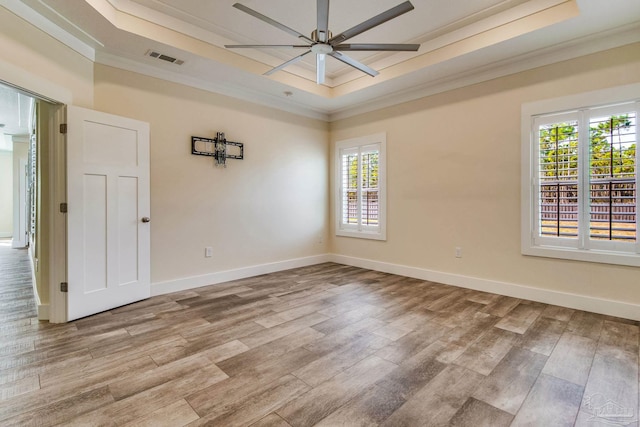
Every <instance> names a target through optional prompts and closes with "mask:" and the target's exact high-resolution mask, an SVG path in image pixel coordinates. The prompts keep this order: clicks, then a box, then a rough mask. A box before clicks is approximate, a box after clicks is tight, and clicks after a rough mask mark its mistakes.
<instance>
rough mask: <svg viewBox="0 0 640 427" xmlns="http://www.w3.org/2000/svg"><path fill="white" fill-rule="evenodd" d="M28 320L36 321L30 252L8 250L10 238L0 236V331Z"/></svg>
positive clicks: (26, 322) (9, 248) (25, 322)
mask: <svg viewBox="0 0 640 427" xmlns="http://www.w3.org/2000/svg"><path fill="white" fill-rule="evenodd" d="M29 319H32V320H33V321H34V322H37V312H36V305H35V301H34V299H33V286H32V284H31V269H30V267H29V252H28V251H27V250H26V249H11V240H10V239H0V330H6V328H7V327H9V326H10V325H15V324H16V322H17V323H20V324H28V323H30V322H31V320H29ZM20 320H22V321H23V322H18V321H20ZM27 320H29V321H27Z"/></svg>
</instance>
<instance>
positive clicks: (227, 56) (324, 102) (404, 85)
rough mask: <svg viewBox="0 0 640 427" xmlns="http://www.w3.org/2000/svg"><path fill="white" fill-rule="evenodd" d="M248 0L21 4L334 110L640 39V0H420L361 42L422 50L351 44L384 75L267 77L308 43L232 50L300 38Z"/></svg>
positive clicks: (124, 63)
mask: <svg viewBox="0 0 640 427" xmlns="http://www.w3.org/2000/svg"><path fill="white" fill-rule="evenodd" d="M236 1H238V0H216V1H211V0H77V1H73V2H70V1H68V0H22V2H21V3H23V6H27V7H29V8H30V9H32V11H33V12H35V13H36V14H37V15H39V16H41V17H44V18H45V19H46V20H48V21H49V22H50V23H52V24H53V25H55V27H57V28H59V29H62V30H64V32H65V33H67V34H68V35H70V36H71V37H72V38H73V39H75V40H76V41H77V44H76V45H75V46H76V47H75V49H76V50H78V51H82V53H83V54H85V56H92V55H93V56H94V58H92V59H95V60H96V61H97V62H100V63H105V64H108V65H114V66H119V67H121V68H125V69H131V70H134V71H138V72H143V73H146V74H149V75H155V76H156V77H161V78H166V79H169V80H174V81H179V82H182V83H186V84H191V85H193V86H197V87H201V88H204V89H207V90H212V91H215V92H219V93H223V94H226V95H230V96H236V97H239V98H245V99H250V100H252V101H254V102H259V103H263V104H269V105H273V106H276V107H278V108H282V109H285V110H289V111H295V112H297V113H300V114H305V115H310V116H315V117H320V118H325V119H331V118H337V117H341V116H345V115H349V114H355V113H357V112H360V111H364V110H367V109H372V108H376V107H379V106H384V105H389V104H392V103H397V102H402V101H403V100H407V99H409V98H411V97H412V96H417V95H418V94H424V93H427V92H428V91H429V90H431V91H435V90H437V89H436V86H439V87H445V86H446V87H451V85H452V82H453V80H455V79H458V80H460V82H462V81H466V82H472V80H474V77H473V73H475V76H476V77H475V79H477V78H479V76H480V73H478V72H479V71H482V72H484V74H485V75H486V76H489V74H490V73H489V74H488V71H489V70H490V69H493V70H494V71H497V70H498V69H499V68H502V69H503V71H502V73H503V74H504V73H505V72H508V71H504V70H507V69H509V66H511V68H510V69H511V70H512V71H518V70H520V69H526V68H527V65H526V64H527V63H528V64H530V65H529V66H539V65H540V64H541V62H540V61H539V60H538V61H536V58H537V57H542V56H545V55H546V57H547V59H546V62H547V63H548V62H553V59H549V58H550V57H551V56H553V55H551V54H552V53H553V52H554V51H556V52H557V53H556V57H557V58H556V59H555V60H556V61H557V60H560V59H563V57H562V56H558V53H559V52H560V51H562V52H567V54H566V55H565V57H564V58H569V57H571V54H570V53H569V52H571V50H572V49H573V51H575V54H574V56H578V55H580V54H582V55H583V54H585V53H590V52H591V51H597V50H602V49H606V48H610V47H614V46H617V45H623V44H628V43H632V42H634V41H640V31H639V30H640V2H638V1H637V0H616V1H615V2H610V1H606V2H603V1H602V0H474V1H467V0H412V3H413V5H414V6H415V10H413V11H411V12H409V13H407V14H405V15H402V16H400V17H398V18H396V19H393V20H391V21H389V22H386V23H384V24H382V25H380V26H378V27H376V28H374V29H372V30H370V31H367V32H365V33H363V34H361V35H359V36H357V37H354V38H353V39H351V40H350V42H353V43H357V42H362V43H365V42H370V43H420V44H421V48H420V50H419V51H418V52H415V53H414V52H382V53H381V52H349V55H350V56H352V57H354V58H355V59H357V60H359V61H361V62H363V63H364V64H366V65H368V66H370V67H372V68H374V69H376V70H378V71H380V75H378V76H377V77H370V76H367V75H364V74H363V73H361V72H359V71H357V70H354V69H353V68H351V67H349V66H347V65H345V64H342V63H340V62H338V61H335V60H328V61H327V80H326V84H325V85H317V84H316V83H315V58H314V57H313V55H307V57H308V58H307V57H305V59H304V60H302V61H300V62H298V63H297V64H295V65H293V66H290V67H287V68H286V69H285V70H283V71H279V72H277V73H275V74H273V75H271V76H264V75H263V73H264V72H266V71H267V70H269V69H271V68H272V67H274V66H277V65H279V64H281V63H283V62H284V61H286V60H288V59H291V58H293V57H294V56H297V55H299V54H300V53H301V52H300V51H297V50H291V49H289V50H287V49H284V50H280V49H268V50H254V49H242V50H240V49H238V50H228V49H225V48H224V45H225V44H292V43H295V42H296V40H295V37H293V36H291V35H289V34H287V33H284V32H282V31H279V30H278V29H276V28H274V27H272V26H270V25H268V24H266V23H264V22H261V21H259V20H256V19H255V18H253V17H251V16H249V15H247V14H245V13H242V12H241V11H239V10H237V9H235V8H233V7H232V5H233V3H235V2H236ZM239 2H240V3H242V4H244V5H246V6H248V7H250V8H252V9H254V10H257V11H259V12H260V13H262V14H264V15H267V16H269V17H270V18H273V19H275V20H277V21H279V22H281V23H283V24H285V25H287V26H289V27H291V28H293V29H295V30H297V31H299V32H301V33H303V34H310V33H311V31H312V30H313V29H315V25H316V24H315V20H316V16H315V15H316V5H315V3H316V2H315V0H270V1H265V0H239ZM4 3H6V2H4ZM399 3H401V0H376V1H371V0H349V1H346V0H334V1H332V2H331V4H330V11H329V24H330V25H329V27H330V28H329V29H330V30H331V31H332V32H333V33H334V34H337V33H339V32H341V31H343V30H345V29H348V28H350V27H352V26H353V25H355V24H358V23H360V22H362V21H364V20H366V19H368V18H370V17H372V16H374V15H376V14H378V13H380V12H383V11H385V10H387V9H389V8H391V7H393V6H396V5H397V4H399ZM5 7H7V6H5ZM22 15H23V16H24V15H25V14H24V13H23V14H22ZM58 38H60V37H58ZM67 43H68V42H67ZM68 44H69V43H68ZM71 44H73V43H71ZM578 44H580V46H581V47H580V49H576V46H577V45H578ZM72 47H73V46H72ZM150 51H156V52H158V53H161V54H164V55H166V56H169V57H172V58H176V59H179V60H180V61H183V63H182V65H176V63H171V62H167V61H162V60H158V59H154V58H152V57H150V56H148V55H147V54H148V53H149V52H150ZM87 52H88V53H87ZM516 63H517V64H518V65H517V66H516V67H514V64H516ZM498 74H499V73H498ZM494 75H497V74H496V73H494ZM461 84H462V83H461Z"/></svg>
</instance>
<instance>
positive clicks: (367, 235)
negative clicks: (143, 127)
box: [336, 230, 387, 240]
mask: <svg viewBox="0 0 640 427" xmlns="http://www.w3.org/2000/svg"><path fill="white" fill-rule="evenodd" d="M336 236H338V237H353V238H356V239H369V240H387V236H386V235H385V233H378V232H368V231H350V230H337V231H336Z"/></svg>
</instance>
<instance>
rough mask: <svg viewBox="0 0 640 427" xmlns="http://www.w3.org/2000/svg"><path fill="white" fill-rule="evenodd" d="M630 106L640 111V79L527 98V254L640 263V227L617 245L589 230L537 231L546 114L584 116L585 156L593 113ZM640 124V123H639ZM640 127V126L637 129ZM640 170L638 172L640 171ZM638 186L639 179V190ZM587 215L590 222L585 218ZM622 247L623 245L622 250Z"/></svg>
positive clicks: (639, 156) (583, 180)
mask: <svg viewBox="0 0 640 427" xmlns="http://www.w3.org/2000/svg"><path fill="white" fill-rule="evenodd" d="M622 105H625V106H629V110H634V111H636V114H637V115H638V116H640V84H631V85H626V86H617V87H614V88H610V89H605V90H598V91H593V92H588V93H582V94H577V95H571V96H566V97H561V98H554V99H548V100H543V101H538V102H532V103H528V104H524V105H523V106H522V116H521V126H522V128H521V141H522V177H521V187H522V201H521V206H522V212H521V250H522V253H523V254H524V255H532V256H542V257H549V258H561V259H569V260H576V261H588V262H596V263H606V264H617V265H628V266H636V267H638V266H640V229H638V228H637V229H636V233H637V235H638V236H639V238H637V239H636V242H635V243H631V244H629V243H626V244H624V245H618V247H616V244H614V242H594V241H591V242H588V241H587V240H589V239H586V238H585V237H584V236H585V235H584V232H583V233H582V236H579V238H578V239H562V238H546V237H541V236H539V233H538V231H537V230H538V227H539V224H538V194H539V193H538V188H537V187H538V180H537V174H538V149H539V147H538V144H539V137H538V125H540V124H544V122H545V116H555V117H552V118H550V119H548V120H557V119H558V118H562V117H561V116H560V114H562V113H566V116H567V117H574V118H578V120H580V121H581V122H580V125H581V126H582V127H581V129H580V130H579V138H580V139H582V140H584V139H586V143H584V141H579V146H580V148H579V150H581V151H580V154H579V155H580V156H581V157H584V158H587V157H588V155H589V148H588V146H589V145H588V138H589V137H588V134H589V132H588V131H586V130H585V125H586V126H587V127H588V123H589V118H590V117H591V115H592V114H594V115H598V114H599V113H602V112H606V111H607V108H608V107H609V106H611V107H617V106H622ZM638 127H640V126H638ZM636 131H637V132H638V129H637V130H636ZM636 165H637V166H638V167H640V153H639V152H638V151H636ZM636 176H637V173H636ZM636 179H638V178H636ZM579 180H580V181H579V198H582V197H584V196H583V194H582V193H583V191H584V188H588V185H589V184H588V182H589V178H588V176H587V175H586V174H584V173H583V174H582V176H581V177H579ZM637 191H638V186H637V184H636V192H637ZM638 199H640V198H636V213H637V214H640V210H639V208H640V202H639V200H638ZM581 215H582V216H581V217H580V220H581V221H580V222H581V223H582V227H585V226H586V224H587V223H588V218H587V217H586V216H585V213H584V212H583V213H582V214H581ZM585 221H586V222H585ZM618 249H620V250H618Z"/></svg>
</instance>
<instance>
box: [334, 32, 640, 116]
mask: <svg viewBox="0 0 640 427" xmlns="http://www.w3.org/2000/svg"><path fill="white" fill-rule="evenodd" d="M637 42H640V24H638V23H634V24H630V25H627V26H624V27H621V28H618V29H616V30H611V31H606V32H601V33H596V34H590V35H588V36H586V37H582V38H580V39H574V40H571V41H568V42H565V43H561V44H558V45H555V46H552V47H549V48H544V49H540V50H537V51H534V52H529V53H526V54H523V55H519V56H515V57H513V58H509V59H506V60H502V61H497V62H494V63H491V64H488V65H485V66H483V67H478V68H473V69H472V70H469V71H464V72H461V73H456V74H453V75H447V76H446V77H443V78H441V79H437V80H434V81H430V82H427V83H424V84H422V85H417V86H415V87H412V88H410V89H406V90H404V91H401V92H396V93H394V94H392V95H388V96H381V97H378V98H375V99H369V100H366V101H363V102H360V103H358V104H352V105H350V106H348V107H345V108H341V109H338V110H334V111H330V112H329V121H330V122H333V121H337V120H342V119H346V118H349V117H353V116H357V115H360V114H365V113H369V112H372V111H376V110H380V109H382V108H387V107H392V106H394V105H398V104H402V103H405V102H410V101H415V100H417V99H420V98H425V97H427V96H431V95H436V94H439V93H443V92H447V91H450V90H454V89H459V88H462V87H465V86H470V85H473V84H477V83H482V82H485V81H489V80H493V79H496V78H500V77H505V76H508V75H511V74H516V73H520V72H523V71H528V70H531V69H534V68H539V67H543V66H546V65H551V64H555V63H559V62H563V61H567V60H570V59H575V58H579V57H581V56H586V55H590V54H593V53H597V52H602V51H605V50H608V49H613V48H616V47H621V46H624V45H628V44H633V43H637Z"/></svg>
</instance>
